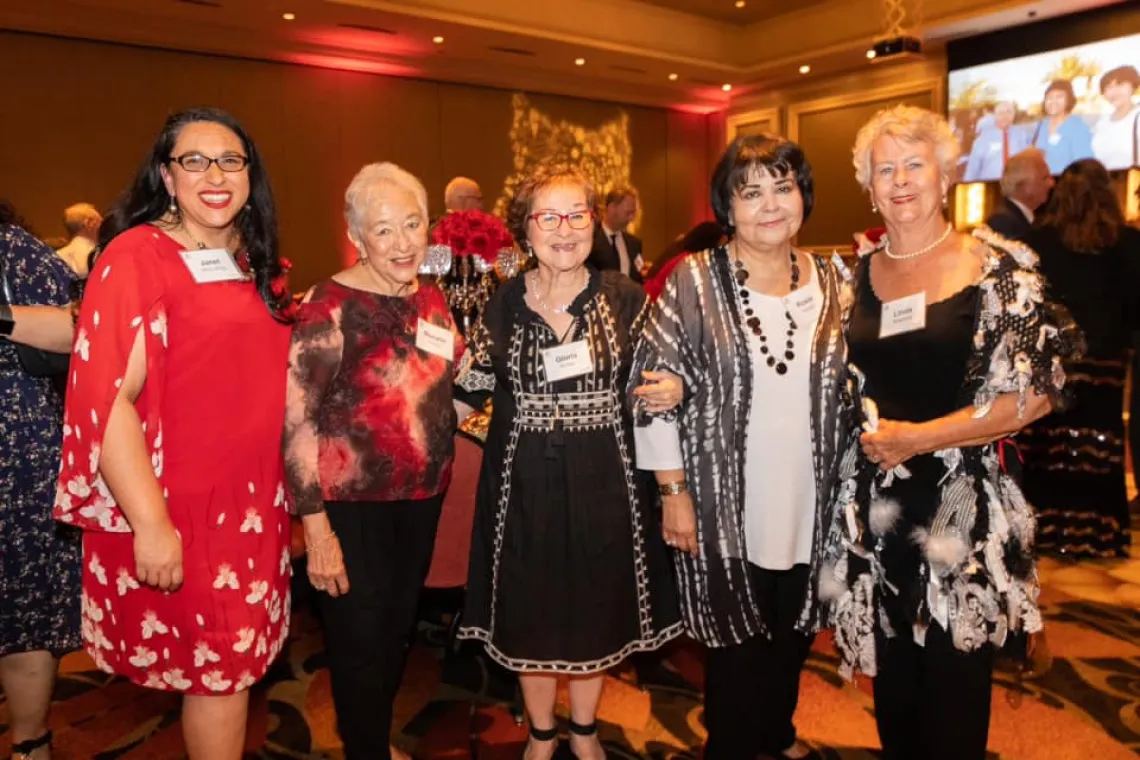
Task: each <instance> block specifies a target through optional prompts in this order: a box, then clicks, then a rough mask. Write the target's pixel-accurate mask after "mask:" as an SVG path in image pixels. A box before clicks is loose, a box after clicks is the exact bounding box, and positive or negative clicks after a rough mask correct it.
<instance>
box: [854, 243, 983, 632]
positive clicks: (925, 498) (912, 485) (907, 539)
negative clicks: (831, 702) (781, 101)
mask: <svg viewBox="0 0 1140 760" xmlns="http://www.w3.org/2000/svg"><path fill="white" fill-rule="evenodd" d="M858 282H859V284H858V289H857V294H856V299H855V304H854V307H853V309H852V314H851V323H850V327H849V332H848V337H847V346H848V352H849V353H848V356H849V357H850V360H851V363H852V364H854V365H855V366H856V367H858V368H859V369H860V370H861V371H862V372H863V374H864V375H865V377H866V385H865V388H864V391H865V395H866V396H868V397H870V398H872V399H874V401H875V403H876V404H877V406H878V408H879V417H880V418H881V419H888V420H897V421H902V422H926V421H927V420H932V419H936V418H938V417H943V416H945V415H947V414H950V413H952V412H954V411H957V410H958V409H960V408H962V407H963V406H966V405H968V403H969V401H968V400H964V399H963V398H962V392H963V391H962V389H963V385H964V382H965V378H966V369H967V365H968V363H969V360H970V355H971V353H972V340H973V335H974V330H975V323H976V320H977V314H978V308H979V290H978V288H977V286H973V285H971V286H969V287H967V288H964V289H963V290H960V291H958V292H957V293H955V294H954V295H952V296H950V297H949V298H947V299H944V300H942V301H938V302H937V303H932V304H927V307H926V327H925V328H924V329H922V330H915V331H913V332H907V333H902V334H899V335H893V336H891V337H889V338H880V337H879V329H880V323H881V315H882V306H883V304H882V301H880V300H879V298H878V297H877V296H876V295H875V292H874V289H873V288H872V286H871V278H870V269H869V262H867V263H865V264H864V266H863V271H862V272H860V276H859V278H858ZM906 467H907V469H908V470H910V473H911V477H910V478H909V479H905V480H904V479H899V478H896V479H895V480H894V482H893V483H892V484H891V485H890V486H887V487H885V488H882V489H881V490H880V494H881V495H882V496H884V497H887V498H891V499H894V500H896V501H897V502H898V503H899V505H900V506H901V508H902V511H901V514H900V524H899V525H898V527H896V529H895V530H893V531H891V532H890V533H888V534H887V535H886V536H885V537H884V539H883V541H884V546H883V551H882V554H881V558H882V562H883V569H884V571H885V573H886V577H887V580H888V581H889V582H890V583H891V584H892V585H894V586H895V587H897V588H898V590H899V593H898V594H897V595H891V594H884V595H882V597H881V602H882V604H883V606H884V607H885V611H886V613H887V616H888V618H889V619H890V621H891V625H892V626H893V627H894V629H895V630H896V631H902V630H909V629H910V627H911V625H912V624H913V623H914V622H916V619H917V618H918V616H919V610H920V608H921V605H922V604H923V601H924V599H925V593H926V583H927V575H926V571H925V561H924V559H923V555H922V549H921V548H920V547H919V545H918V544H917V543H916V542H915V541H914V540H912V533H913V531H914V529H915V528H929V527H930V525H931V522H932V521H933V520H934V515H935V513H936V512H937V511H938V508H939V506H940V504H941V498H942V488H941V484H940V481H941V480H942V479H943V478H944V477H945V475H946V465H945V464H944V463H943V462H942V461H941V460H940V459H939V458H937V457H936V456H934V455H933V454H921V455H919V456H916V457H914V458H912V459H910V460H908V461H907V462H906Z"/></svg>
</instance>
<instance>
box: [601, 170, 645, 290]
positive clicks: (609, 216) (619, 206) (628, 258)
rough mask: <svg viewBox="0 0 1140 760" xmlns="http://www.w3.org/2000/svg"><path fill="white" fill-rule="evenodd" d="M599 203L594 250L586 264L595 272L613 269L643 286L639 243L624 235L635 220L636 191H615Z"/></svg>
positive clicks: (626, 188)
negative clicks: (599, 214)
mask: <svg viewBox="0 0 1140 760" xmlns="http://www.w3.org/2000/svg"><path fill="white" fill-rule="evenodd" d="M602 203H603V205H602V218H601V219H600V220H599V221H600V224H596V225H594V247H593V248H592V249H591V250H590V258H589V259H587V262H588V263H589V264H591V265H592V266H593V267H594V268H595V269H599V270H605V269H616V270H618V271H620V272H621V273H622V274H624V275H626V276H628V277H630V278H631V279H632V280H633V281H634V282H637V283H642V282H644V281H645V274H644V272H643V269H644V267H645V262H644V260H643V259H642V257H641V239H640V238H638V237H636V236H635V235H632V234H631V233H629V232H627V231H626V227H628V226H629V223H630V222H632V221H633V220H634V217H636V216H637V191H636V190H635V189H633V188H632V187H615V188H614V189H613V190H611V191H610V192H608V193H606V195H605V198H604V199H603V201H602Z"/></svg>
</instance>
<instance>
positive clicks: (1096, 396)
mask: <svg viewBox="0 0 1140 760" xmlns="http://www.w3.org/2000/svg"><path fill="white" fill-rule="evenodd" d="M1025 243H1026V245H1028V246H1030V247H1031V248H1032V249H1033V250H1034V251H1036V252H1037V254H1038V255H1039V256H1040V257H1041V274H1042V275H1043V276H1044V277H1045V280H1046V292H1047V294H1048V296H1049V298H1050V299H1051V300H1055V301H1057V302H1058V303H1061V304H1064V305H1065V306H1066V307H1067V308H1068V309H1069V310H1070V311H1071V312H1072V313H1073V318H1074V319H1076V320H1077V324H1079V325H1080V326H1081V330H1082V331H1083V332H1084V334H1085V339H1086V340H1087V341H1088V351H1087V352H1086V355H1085V357H1084V358H1083V359H1082V360H1081V361H1079V362H1074V363H1071V364H1068V365H1066V366H1065V374H1066V375H1067V376H1068V379H1069V387H1070V389H1071V390H1072V392H1073V405H1072V408H1071V409H1069V410H1068V411H1066V412H1063V413H1056V414H1051V415H1049V416H1048V417H1046V418H1045V419H1043V420H1041V421H1040V422H1038V423H1037V424H1035V425H1033V426H1032V427H1031V428H1030V429H1029V430H1027V431H1026V432H1025V434H1023V435H1022V436H1021V437H1020V438H1019V445H1020V447H1021V450H1022V452H1023V453H1024V456H1025V496H1026V498H1028V499H1029V503H1030V504H1032V505H1033V508H1034V510H1035V511H1036V513H1037V524H1038V528H1037V546H1038V548H1040V549H1041V550H1042V551H1054V552H1060V553H1062V554H1066V555H1068V556H1071V557H1127V556H1128V552H1129V548H1130V544H1131V531H1130V527H1131V526H1130V524H1129V523H1130V519H1129V516H1128V492H1127V488H1126V485H1125V482H1124V367H1125V364H1124V361H1125V358H1126V356H1127V350H1128V341H1129V337H1130V334H1131V332H1132V331H1133V330H1135V329H1137V326H1138V325H1137V322H1138V320H1137V317H1138V308H1137V307H1138V305H1140V304H1138V299H1140V276H1138V275H1140V232H1137V231H1136V230H1134V229H1131V228H1129V227H1127V226H1126V225H1125V223H1124V214H1123V213H1122V212H1121V210H1120V204H1119V202H1118V201H1117V200H1116V194H1115V193H1114V192H1113V189H1112V180H1111V179H1110V178H1109V176H1108V172H1107V171H1106V170H1105V168H1104V166H1103V165H1102V164H1101V163H1100V162H1099V161H1096V160H1094V159H1091V158H1090V159H1084V160H1083V161H1077V162H1076V163H1073V164H1070V165H1069V166H1068V168H1067V169H1065V171H1064V172H1062V174H1061V177H1060V179H1059V180H1058V181H1057V186H1056V187H1055V188H1054V189H1053V195H1052V196H1051V197H1050V199H1049V203H1048V204H1047V205H1046V207H1045V209H1044V210H1043V211H1042V213H1041V215H1040V217H1039V218H1038V220H1037V227H1036V229H1034V230H1033V232H1032V233H1030V235H1029V236H1028V237H1027V238H1026V239H1025ZM1133 414H1134V415H1136V416H1134V417H1133V419H1134V420H1136V421H1137V423H1140V410H1135V411H1133ZM1134 424H1136V423H1134Z"/></svg>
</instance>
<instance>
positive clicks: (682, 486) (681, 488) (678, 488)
mask: <svg viewBox="0 0 1140 760" xmlns="http://www.w3.org/2000/svg"><path fill="white" fill-rule="evenodd" d="M687 489H688V484H686V483H685V481H683V480H674V481H673V482H672V483H658V484H657V493H659V494H661V495H662V496H676V495H677V494H682V493H685V491H686V490H687Z"/></svg>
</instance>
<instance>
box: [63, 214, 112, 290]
mask: <svg viewBox="0 0 1140 760" xmlns="http://www.w3.org/2000/svg"><path fill="white" fill-rule="evenodd" d="M102 223H103V215H102V214H100V213H99V211H98V210H97V209H96V208H95V207H94V206H92V205H91V204H90V203H76V204H75V205H74V206H68V207H67V208H66V209H64V211H63V226H64V227H65V228H66V229H67V234H68V237H69V238H70V240H68V241H67V243H66V244H64V246H63V247H62V248H60V249H58V250H57V251H56V253H58V254H59V256H60V258H62V259H63V260H64V261H66V262H67V265H68V266H69V267H71V269H72V270H73V271H74V272H75V273H76V274H77V275H79V277H80V278H86V277H87V272H88V268H89V264H90V262H89V261H88V258H89V257H90V256H91V251H93V250H94V249H95V245H96V243H97V242H98V240H99V225H101V224H102Z"/></svg>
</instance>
